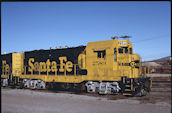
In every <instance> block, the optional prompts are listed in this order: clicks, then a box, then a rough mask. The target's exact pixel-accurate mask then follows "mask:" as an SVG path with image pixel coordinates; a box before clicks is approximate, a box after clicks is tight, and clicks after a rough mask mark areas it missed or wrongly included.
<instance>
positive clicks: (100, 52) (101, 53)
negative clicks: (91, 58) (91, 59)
mask: <svg viewBox="0 0 172 113" xmlns="http://www.w3.org/2000/svg"><path fill="white" fill-rule="evenodd" d="M94 52H95V53H97V58H105V56H106V51H105V50H103V51H94Z"/></svg>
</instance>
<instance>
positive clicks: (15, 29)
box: [1, 1, 171, 61]
mask: <svg viewBox="0 0 172 113" xmlns="http://www.w3.org/2000/svg"><path fill="white" fill-rule="evenodd" d="M124 35H128V36H131V37H132V38H130V39H129V40H130V41H131V42H132V43H133V48H134V53H136V54H139V55H140V56H141V58H142V61H149V60H153V59H158V58H162V57H166V56H171V2H168V1H164V2H163V1H156V2H153V1H152V2H149V1H143V2H141V1H138V2H134V1H132V2H129V1H125V2H124V1H123V2H116V1H109V2H105V1H102V2H88V1H87V2H1V53H12V52H24V51H31V50H39V49H49V48H50V47H51V48H55V47H56V46H57V47H59V46H62V47H65V45H67V46H69V47H76V46H80V45H85V46H86V45H87V43H88V42H94V41H104V40H111V37H113V36H124Z"/></svg>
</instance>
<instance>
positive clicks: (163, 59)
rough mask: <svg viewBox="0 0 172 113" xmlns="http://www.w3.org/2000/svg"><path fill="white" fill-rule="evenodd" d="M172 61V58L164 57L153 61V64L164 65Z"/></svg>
mask: <svg viewBox="0 0 172 113" xmlns="http://www.w3.org/2000/svg"><path fill="white" fill-rule="evenodd" d="M170 60H171V56H167V57H163V58H160V59H156V60H152V62H156V63H163V62H167V61H170Z"/></svg>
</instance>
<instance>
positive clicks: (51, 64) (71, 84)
mask: <svg viewBox="0 0 172 113" xmlns="http://www.w3.org/2000/svg"><path fill="white" fill-rule="evenodd" d="M1 63H2V64H1V66H2V68H1V69H2V70H1V85H2V86H10V85H12V86H20V87H23V88H32V89H46V88H53V87H61V88H65V89H76V88H77V89H81V90H85V91H87V92H90V93H99V94H118V93H122V94H123V95H136V94H140V95H145V94H146V92H149V91H150V88H151V78H150V77H146V76H144V75H143V74H142V67H141V58H140V56H139V55H138V54H134V53H133V46H132V43H131V42H130V41H129V40H120V39H112V40H106V41H97V42H89V43H88V44H87V46H78V47H71V48H59V49H49V50H34V51H26V52H24V53H9V54H3V55H1Z"/></svg>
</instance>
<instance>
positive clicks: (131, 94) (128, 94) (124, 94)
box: [123, 93, 132, 95]
mask: <svg viewBox="0 0 172 113" xmlns="http://www.w3.org/2000/svg"><path fill="white" fill-rule="evenodd" d="M123 95H132V94H131V93H123Z"/></svg>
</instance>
